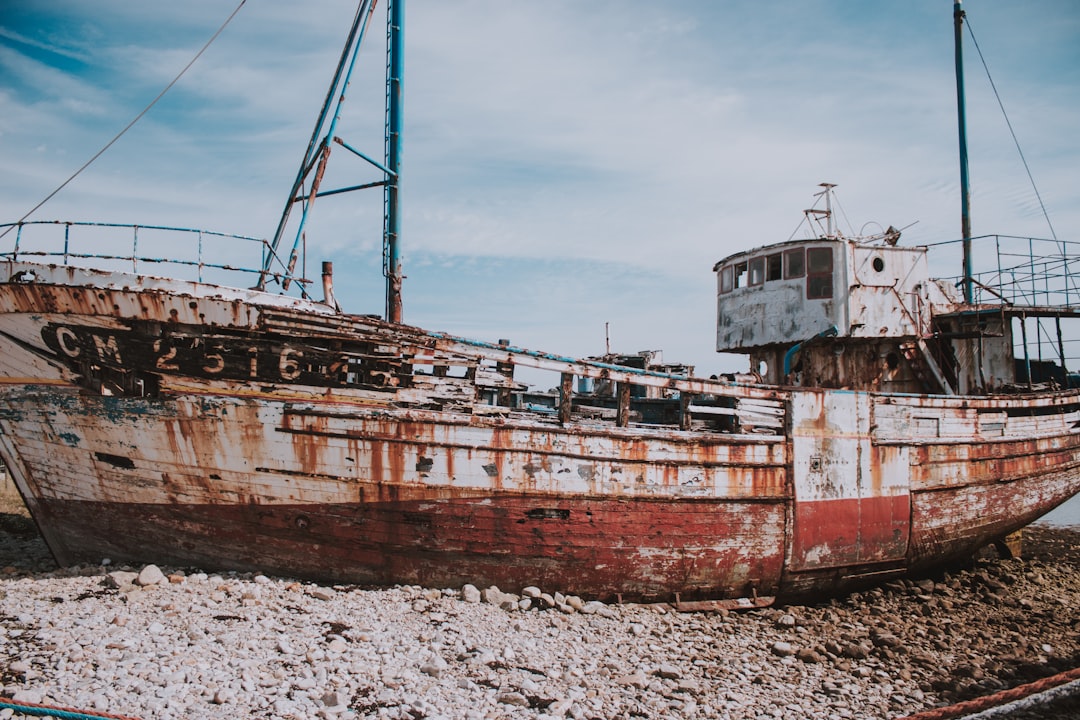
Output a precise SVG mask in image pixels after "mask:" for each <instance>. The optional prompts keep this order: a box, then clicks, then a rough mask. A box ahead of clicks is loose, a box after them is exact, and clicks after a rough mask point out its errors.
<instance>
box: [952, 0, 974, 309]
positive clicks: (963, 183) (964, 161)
mask: <svg viewBox="0 0 1080 720" xmlns="http://www.w3.org/2000/svg"><path fill="white" fill-rule="evenodd" d="M963 26H964V11H963V9H961V7H960V0H956V2H955V3H954V4H953V30H954V35H955V45H956V115H957V125H958V126H959V132H960V229H961V232H962V234H963V238H964V302H966V303H968V304H970V303H971V302H972V301H973V298H972V288H971V272H972V271H971V193H970V190H969V184H968V152H967V110H966V108H965V105H964V53H963Z"/></svg>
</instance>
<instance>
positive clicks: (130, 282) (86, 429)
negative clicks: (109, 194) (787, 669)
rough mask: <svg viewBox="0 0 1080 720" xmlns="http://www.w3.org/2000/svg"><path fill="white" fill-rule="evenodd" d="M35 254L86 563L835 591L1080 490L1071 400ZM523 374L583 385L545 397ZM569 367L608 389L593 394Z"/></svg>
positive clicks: (58, 521)
mask: <svg viewBox="0 0 1080 720" xmlns="http://www.w3.org/2000/svg"><path fill="white" fill-rule="evenodd" d="M8 269H9V270H10V269H11V268H8ZM17 269H19V270H20V271H21V270H25V269H32V270H33V271H34V275H33V278H34V279H33V281H29V282H6V283H0V454H2V455H3V457H4V459H5V460H6V461H7V463H8V465H9V468H10V470H11V472H12V476H13V478H14V479H15V481H16V483H17V485H18V486H19V488H20V491H21V492H22V493H23V495H24V497H25V498H26V499H27V503H28V505H29V507H30V509H31V511H32V513H33V514H34V517H35V519H36V520H37V522H38V524H39V526H40V527H41V528H42V531H43V533H44V535H45V538H46V540H47V542H48V543H49V545H50V547H51V548H52V550H53V552H54V554H55V555H56V556H57V558H58V560H60V561H61V562H62V563H65V564H66V563H73V562H79V561H99V560H100V559H101V558H103V557H110V558H112V559H114V560H127V561H133V562H134V561H156V562H166V563H173V564H178V565H199V566H203V567H206V568H245V569H259V570H262V571H265V572H275V573H280V574H285V575H292V576H297V577H305V578H313V579H321V580H333V581H339V582H352V583H364V584H367V583H374V584H392V583H418V584H423V585H434V586H455V585H459V584H462V583H465V582H472V583H475V584H497V585H500V586H503V587H506V588H513V587H520V586H525V585H530V584H535V585H540V586H541V587H547V588H552V589H562V590H565V591H568V592H575V593H578V594H581V595H585V596H590V597H599V598H612V597H618V596H621V597H623V598H626V599H642V600H671V599H674V598H675V597H676V596H678V597H679V598H680V599H685V600H686V601H694V600H697V599H705V598H739V597H754V596H768V595H775V594H788V595H803V594H820V593H829V592H837V591H842V590H844V589H847V588H850V587H855V586H857V585H862V584H866V583H867V582H874V581H877V580H880V579H882V578H885V577H891V576H894V575H896V574H900V573H903V572H907V571H909V570H911V569H921V568H924V567H926V566H928V565H931V564H933V563H935V562H940V561H942V560H945V559H949V558H951V557H956V556H959V555H962V554H964V553H966V552H970V551H972V550H974V549H976V548H977V547H978V546H980V545H981V544H985V543H986V542H988V541H991V540H994V539H996V538H998V537H1001V536H1003V535H1005V534H1008V533H1010V532H1012V531H1014V530H1016V529H1018V528H1019V527H1022V526H1023V525H1024V524H1026V523H1028V522H1030V521H1031V520H1032V519H1034V518H1035V517H1037V516H1039V515H1041V514H1043V513H1045V512H1047V511H1049V510H1050V509H1052V508H1053V507H1054V506H1055V505H1057V504H1059V503H1060V502H1063V501H1064V500H1065V499H1067V498H1068V497H1069V496H1071V495H1072V494H1075V493H1076V492H1077V491H1080V435H1078V433H1077V431H1076V429H1075V427H1076V425H1077V423H1080V395H1078V394H1077V393H1076V392H1070V393H1060V394H1054V395H1046V396H1036V397H1025V398H1016V397H1012V398H944V397H934V396H914V395H889V394H878V393H867V392H847V391H839V390H803V389H798V390H794V389H779V388H772V387H763V386H754V385H741V384H736V383H729V382H723V381H716V380H704V379H699V378H686V377H679V376H675V375H670V374H666V373H663V372H651V371H649V370H639V369H634V368H627V367H619V366H614V365H609V364H605V363H602V362H590V361H578V360H574V359H570V358H565V357H560V356H555V355H550V354H545V353H537V352H533V351H528V350H524V349H521V348H513V347H509V346H507V345H505V344H504V345H496V344H487V343H479V342H474V341H470V340H466V339H463V338H455V337H451V336H447V335H442V334H438V333H430V332H424V331H421V330H419V329H416V328H410V327H407V326H402V325H390V324H387V323H383V322H381V321H379V320H374V319H371V318H368V317H360V316H348V315H341V314H337V313H335V312H333V311H332V310H331V309H329V308H328V307H326V306H323V305H320V304H319V303H314V302H307V301H300V300H294V299H288V298H282V297H280V296H273V295H265V294H262V293H257V292H254V291H246V290H231V289H227V288H219V287H214V286H208V285H198V284H194V283H180V282H177V283H171V281H165V280H157V279H150V278H142V277H136V276H131V275H123V274H120V273H112V274H108V273H90V272H87V271H79V270H72V269H69V268H49V267H45V266H30V265H26V266H25V267H21V268H17ZM14 274H15V273H14V272H11V273H9V275H8V277H11V276H12V275H14ZM20 277H23V278H25V277H27V276H26V275H25V274H22V275H21V276H20ZM516 367H530V368H536V369H540V370H546V371H549V372H550V373H551V376H552V378H553V382H552V383H551V387H556V388H561V389H562V391H561V392H555V393H554V394H553V395H552V394H549V395H544V394H543V393H534V394H532V395H530V394H529V393H528V392H526V388H525V387H524V386H523V385H522V384H521V383H519V382H518V381H517V380H516V379H515V377H514V370H515V368H516ZM575 378H592V379H594V380H597V381H603V382H602V383H598V384H603V385H605V386H608V387H611V388H612V389H613V393H612V394H611V395H610V396H607V397H597V396H580V395H577V394H572V393H571V392H569V390H570V388H571V387H572V384H573V380H574V379H575ZM646 396H648V398H649V401H648V403H643V401H641V400H636V399H635V398H644V397H646ZM545 402H546V403H547V404H546V405H545V404H544V403H545Z"/></svg>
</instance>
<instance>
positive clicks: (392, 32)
mask: <svg viewBox="0 0 1080 720" xmlns="http://www.w3.org/2000/svg"><path fill="white" fill-rule="evenodd" d="M387 15H388V18H387V41H386V46H387V62H386V167H387V169H388V170H389V175H388V178H387V182H386V187H385V194H386V214H385V222H384V234H383V275H385V276H386V319H387V320H389V321H390V322H395V323H399V322H401V281H402V279H403V277H404V276H403V275H402V274H401V249H400V246H399V240H400V237H401V214H400V202H401V117H402V101H403V93H404V87H403V83H404V77H405V0H389V8H388V10H387Z"/></svg>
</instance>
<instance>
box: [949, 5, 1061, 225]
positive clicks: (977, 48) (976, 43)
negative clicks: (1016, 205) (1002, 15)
mask: <svg viewBox="0 0 1080 720" xmlns="http://www.w3.org/2000/svg"><path fill="white" fill-rule="evenodd" d="M967 29H968V35H970V36H971V42H972V44H974V45H975V51H976V52H977V53H979V61H980V62H982V66H983V70H985V71H986V79H987V80H989V81H990V88H991V89H992V90H993V91H994V98H995V99H997V103H998V107H999V108H1001V114H1002V115H1003V116H1004V117H1005V124H1006V125H1007V126H1008V127H1009V134H1010V135H1012V139H1013V144H1015V145H1016V152H1017V153H1018V154H1019V155H1020V162H1022V163H1023V164H1024V170H1025V172H1027V176H1028V180H1030V181H1031V189H1032V190H1034V191H1035V198H1036V199H1037V200H1038V201H1039V208H1040V209H1041V210H1042V214H1043V217H1044V218H1046V224H1047V225H1049V226H1050V235H1051V237H1053V238H1054V240H1055V241H1056V240H1057V239H1058V237H1057V233H1056V232H1054V224H1053V223H1052V222H1050V215H1049V214H1048V213H1047V212H1046V205H1044V204H1043V199H1042V195H1040V194H1039V188H1038V187H1036V186H1035V178H1034V177H1032V175H1031V168H1029V167H1028V162H1027V158H1025V157H1024V151H1023V150H1021V149H1020V141H1019V140H1018V139H1017V137H1016V132H1015V131H1014V130H1013V126H1012V123H1011V122H1010V121H1009V114H1008V113H1007V112H1005V104H1004V103H1003V102H1002V101H1001V95H999V94H998V90H997V85H995V84H994V78H993V77H991V76H990V68H989V66H987V64H986V58H984V57H983V54H982V48H980V47H979V41H978V40H976V39H975V31H974V30H972V28H971V20H970V19H969V20H968V22H967Z"/></svg>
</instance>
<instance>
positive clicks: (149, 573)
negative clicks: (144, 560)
mask: <svg viewBox="0 0 1080 720" xmlns="http://www.w3.org/2000/svg"><path fill="white" fill-rule="evenodd" d="M163 582H165V573H163V572H161V568H159V567H158V566H157V565H147V566H146V567H144V568H143V569H142V570H140V571H139V575H138V577H136V578H135V584H136V585H142V586H147V585H158V584H160V583H163Z"/></svg>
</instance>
